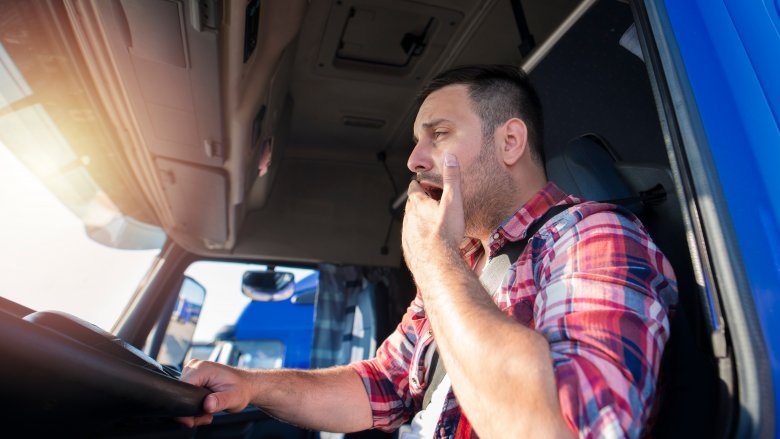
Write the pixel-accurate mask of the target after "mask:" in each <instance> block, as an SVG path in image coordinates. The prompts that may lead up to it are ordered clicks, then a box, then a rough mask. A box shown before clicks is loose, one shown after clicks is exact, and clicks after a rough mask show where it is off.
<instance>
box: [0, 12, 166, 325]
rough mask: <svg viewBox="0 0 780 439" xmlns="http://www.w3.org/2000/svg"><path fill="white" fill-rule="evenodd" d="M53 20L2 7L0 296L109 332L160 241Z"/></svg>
mask: <svg viewBox="0 0 780 439" xmlns="http://www.w3.org/2000/svg"><path fill="white" fill-rule="evenodd" d="M55 6H56V7H55ZM62 14H64V9H63V8H62V7H61V5H54V6H52V7H49V6H47V5H46V4H45V3H43V2H8V3H4V4H3V26H2V31H0V242H1V243H2V246H1V247H0V296H2V297H4V298H6V299H9V300H12V301H15V302H18V303H20V304H22V305H25V306H27V307H29V308H33V309H35V310H47V309H56V310H62V311H65V312H68V313H71V314H74V315H76V316H78V317H81V318H83V319H85V320H87V321H90V322H93V323H95V324H97V325H98V326H101V327H103V328H104V329H107V328H111V326H112V324H113V322H114V320H116V318H117V317H118V315H119V313H120V312H121V310H122V308H123V306H124V305H125V303H127V301H128V298H129V297H130V295H131V294H132V293H133V291H134V290H135V287H136V285H137V284H138V283H139V280H140V279H141V278H142V277H143V275H144V274H145V272H146V270H147V269H148V268H149V267H150V265H151V261H152V259H153V258H154V257H155V255H157V254H158V253H159V248H160V247H161V246H162V244H163V243H164V241H165V238H166V236H165V233H163V231H162V230H161V229H160V228H158V227H157V226H155V225H154V224H153V223H155V222H156V217H155V215H154V212H153V211H152V209H151V207H150V206H149V205H148V204H147V202H146V199H145V197H144V196H143V192H142V191H141V190H140V188H139V187H138V186H139V185H138V183H137V182H136V180H135V177H134V176H133V173H132V172H131V171H130V170H129V168H128V167H127V164H126V163H127V160H126V158H125V156H124V152H123V151H124V149H123V145H122V143H121V141H120V140H119V139H121V137H120V136H118V135H117V134H116V130H115V128H114V125H113V124H112V123H111V122H110V118H109V117H108V114H107V111H106V110H105V108H104V107H103V106H102V105H101V104H100V102H101V101H100V99H99V98H98V95H97V93H96V91H95V90H94V87H93V85H92V82H91V80H90V79H89V75H88V72H87V71H86V69H85V68H84V65H83V63H82V61H81V59H80V57H79V54H78V53H77V52H75V51H74V50H73V48H74V47H77V45H76V44H74V41H73V40H74V36H73V34H72V33H70V31H69V30H68V29H65V28H63V27H61V26H60V24H59V23H62V22H63V18H64V17H62ZM58 18H59V19H58ZM122 249H124V250H122Z"/></svg>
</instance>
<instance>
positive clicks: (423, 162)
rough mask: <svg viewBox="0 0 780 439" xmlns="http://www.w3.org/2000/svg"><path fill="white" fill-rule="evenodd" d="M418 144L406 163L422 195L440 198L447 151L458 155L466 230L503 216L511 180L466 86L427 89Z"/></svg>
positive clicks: (473, 232) (480, 229)
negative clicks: (422, 192)
mask: <svg viewBox="0 0 780 439" xmlns="http://www.w3.org/2000/svg"><path fill="white" fill-rule="evenodd" d="M414 135H415V139H416V142H417V143H416V145H415V147H414V150H413V151H412V154H411V155H410V156H409V161H408V162H407V166H408V167H409V170H410V171H412V172H414V173H416V174H417V180H418V181H419V182H420V184H421V186H422V187H423V189H424V190H425V191H426V193H427V194H428V195H429V196H430V197H431V198H434V199H436V200H439V199H440V198H441V189H442V177H441V176H442V169H441V166H442V160H443V158H444V154H445V153H451V154H454V155H455V156H457V157H458V161H459V162H460V166H461V170H462V172H461V178H462V182H461V188H462V193H463V210H464V216H465V223H466V234H467V235H468V236H472V237H476V236H479V235H480V234H484V233H489V232H491V231H492V229H493V228H494V227H496V226H497V225H498V224H499V223H500V222H501V221H502V220H503V219H504V218H503V216H504V214H505V212H504V211H503V210H504V209H503V204H502V203H503V199H502V197H503V198H505V193H506V192H507V191H509V190H510V189H511V187H510V186H507V184H511V179H510V177H509V174H508V172H507V170H506V169H504V168H503V167H502V166H501V165H500V164H499V162H498V157H497V155H496V153H497V150H496V147H495V141H494V139H493V138H492V137H491V138H490V139H488V141H487V142H485V139H484V138H483V135H482V125H481V120H480V118H479V116H478V115H477V114H476V113H475V112H474V110H473V108H472V104H471V98H469V96H468V88H467V87H466V86H465V85H450V86H447V87H444V88H442V89H439V90H437V91H435V92H433V93H431V94H430V95H429V96H428V97H427V98H426V99H425V101H424V102H423V104H422V105H421V106H420V111H419V112H418V113H417V118H416V120H415V122H414Z"/></svg>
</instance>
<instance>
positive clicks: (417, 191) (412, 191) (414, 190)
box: [406, 180, 427, 201]
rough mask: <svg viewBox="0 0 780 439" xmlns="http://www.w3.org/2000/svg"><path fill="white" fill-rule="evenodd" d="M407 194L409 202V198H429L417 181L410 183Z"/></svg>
mask: <svg viewBox="0 0 780 439" xmlns="http://www.w3.org/2000/svg"><path fill="white" fill-rule="evenodd" d="M406 194H407V201H408V199H409V198H411V197H413V196H415V195H423V196H427V195H425V191H424V190H423V188H422V185H420V182H418V181H417V180H412V181H411V182H409V189H407V190H406Z"/></svg>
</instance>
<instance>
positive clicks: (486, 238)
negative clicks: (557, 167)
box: [469, 176, 547, 254]
mask: <svg viewBox="0 0 780 439" xmlns="http://www.w3.org/2000/svg"><path fill="white" fill-rule="evenodd" d="M545 184H547V179H546V178H544V176H541V178H529V179H527V181H525V182H523V183H522V184H516V185H515V188H514V191H512V192H513V193H514V196H513V197H511V198H508V199H507V202H506V203H504V206H503V208H502V209H500V210H499V211H498V213H497V214H496V215H494V216H493V220H492V221H491V222H490V223H489V224H487V227H480V230H479V231H477V233H474V234H472V235H469V236H472V237H474V238H475V239H479V241H480V243H481V244H482V249H483V250H484V251H485V254H489V252H490V240H491V239H492V235H493V234H494V233H495V232H496V229H498V226H500V225H501V224H503V222H504V221H506V219H507V218H509V217H510V216H511V215H514V214H515V212H517V210H518V209H520V208H521V207H522V206H524V205H525V204H526V203H528V201H529V200H530V199H531V198H532V197H533V196H534V195H536V193H537V192H539V191H540V190H542V188H543V187H544V185H545Z"/></svg>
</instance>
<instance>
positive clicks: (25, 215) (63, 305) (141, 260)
mask: <svg viewBox="0 0 780 439" xmlns="http://www.w3.org/2000/svg"><path fill="white" fill-rule="evenodd" d="M158 253H159V251H158V250H117V249H113V248H109V247H106V246H104V245H102V244H98V243H96V242H94V241H92V240H91V239H89V238H88V237H87V235H86V233H85V231H84V227H83V225H82V224H81V221H80V220H79V219H78V217H76V215H74V214H73V213H72V212H71V211H70V210H68V209H67V208H65V206H63V205H62V204H61V203H60V202H59V200H57V199H56V198H55V197H54V196H53V195H52V194H51V193H49V191H48V190H47V189H46V187H45V186H44V185H43V184H42V183H41V182H40V181H39V180H38V179H37V178H35V177H34V176H33V175H32V174H31V173H30V172H29V171H28V170H27V168H26V167H25V166H24V165H22V164H21V163H20V162H19V161H18V160H17V159H16V158H15V157H14V156H13V155H12V154H11V153H10V152H9V151H8V149H7V148H6V147H5V146H4V145H3V144H2V143H0V296H2V297H4V298H6V299H9V300H12V301H14V302H17V303H20V304H22V305H25V306H27V307H30V308H33V309H35V310H59V311H65V312H67V313H70V314H73V315H75V316H77V317H79V318H82V319H84V320H87V321H89V322H91V323H94V324H96V325H98V326H100V327H101V328H103V329H106V330H110V329H111V327H112V326H113V324H114V322H115V321H116V319H117V318H118V317H119V314H120V313H121V312H122V310H123V309H124V306H125V305H126V304H127V302H128V300H129V299H130V297H131V296H132V294H133V292H134V291H135V288H136V286H137V285H138V283H139V281H140V280H141V278H142V277H143V276H144V274H145V273H146V271H147V269H148V268H149V267H150V266H151V264H152V261H153V260H154V257H155V256H156V255H157V254H158ZM248 268H258V266H249V265H247V264H231V263H219V262H198V263H195V264H193V265H192V266H191V267H190V268H188V270H187V274H188V275H190V276H192V277H193V278H195V279H196V280H197V281H198V282H200V283H201V284H202V285H203V286H204V287H205V288H206V290H207V293H206V302H205V303H204V305H203V311H202V314H201V318H200V320H199V323H198V327H197V329H196V331H195V339H196V340H200V341H209V340H211V339H213V336H214V334H215V333H216V332H217V331H218V330H219V329H220V328H221V327H222V326H224V325H225V324H228V323H231V322H234V321H235V319H236V318H237V317H238V315H239V314H240V313H241V311H242V310H243V308H244V306H246V304H247V303H249V299H248V298H246V297H245V296H243V295H242V294H241V276H242V274H243V273H244V271H245V270H247V269H248ZM289 271H293V273H294V274H295V277H296V280H300V279H302V278H303V277H305V276H306V275H308V274H309V273H311V271H309V270H289Z"/></svg>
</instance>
